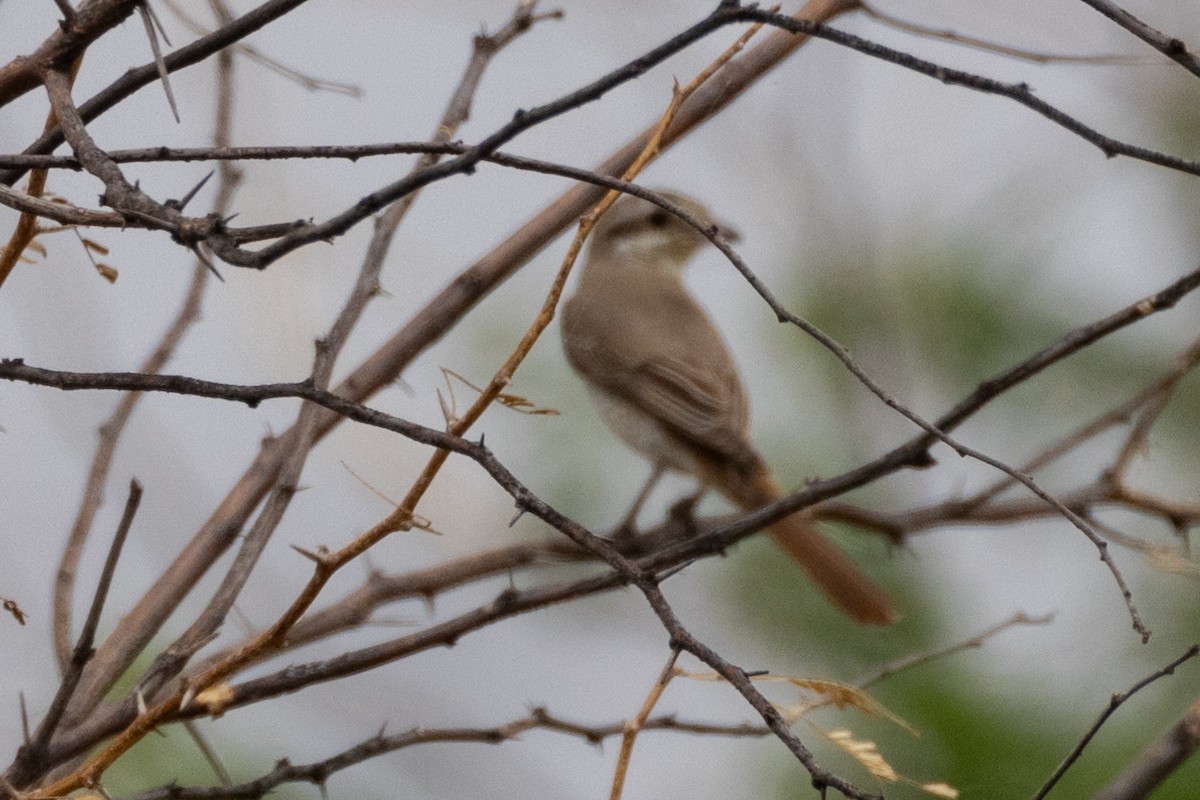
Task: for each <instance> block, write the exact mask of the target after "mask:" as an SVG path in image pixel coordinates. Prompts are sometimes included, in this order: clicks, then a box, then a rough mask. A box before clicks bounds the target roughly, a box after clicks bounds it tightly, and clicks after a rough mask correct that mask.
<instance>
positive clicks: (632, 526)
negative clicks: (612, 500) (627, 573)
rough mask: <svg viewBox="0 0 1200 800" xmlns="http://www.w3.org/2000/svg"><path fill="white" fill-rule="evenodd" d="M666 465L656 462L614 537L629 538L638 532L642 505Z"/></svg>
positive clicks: (656, 483)
mask: <svg viewBox="0 0 1200 800" xmlns="http://www.w3.org/2000/svg"><path fill="white" fill-rule="evenodd" d="M665 471H666V467H664V466H663V465H662V464H655V465H654V471H653V472H651V473H650V478H649V479H648V480H647V481H646V485H645V486H643V487H642V490H641V491H640V492H638V495H637V497H635V498H634V499H633V505H632V506H631V507H630V508H629V511H628V512H626V514H625V518H624V519H623V520H621V524H620V525H619V526H617V530H616V532H615V533H614V534H613V538H614V539H629V538H630V537H632V536H633V535H634V533H636V532H637V515H638V512H640V511H641V510H642V506H643V505H645V503H646V498H647V497H649V496H650V492H652V491H654V487H655V486H657V485H658V481H659V479H660V478H662V476H663V472H665Z"/></svg>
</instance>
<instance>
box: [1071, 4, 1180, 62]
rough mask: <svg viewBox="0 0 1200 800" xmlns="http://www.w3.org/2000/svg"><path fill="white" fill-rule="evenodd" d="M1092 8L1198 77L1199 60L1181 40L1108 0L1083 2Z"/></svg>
mask: <svg viewBox="0 0 1200 800" xmlns="http://www.w3.org/2000/svg"><path fill="white" fill-rule="evenodd" d="M1083 2H1085V3H1087V4H1088V5H1089V6H1091V7H1092V8H1094V9H1096V10H1097V11H1099V12H1100V13H1101V14H1103V15H1104V16H1106V17H1108V18H1109V19H1111V20H1112V21H1113V22H1115V23H1117V24H1118V25H1120V26H1121V27H1122V28H1124V29H1125V30H1127V31H1129V32H1130V33H1132V34H1133V35H1134V36H1136V37H1138V38H1139V39H1141V40H1142V41H1143V42H1145V43H1146V44H1148V45H1150V46H1151V47H1153V48H1154V49H1155V50H1157V51H1158V52H1160V53H1162V54H1163V55H1164V56H1166V57H1167V58H1169V59H1171V60H1172V61H1175V62H1177V63H1178V64H1179V65H1180V66H1182V67H1183V68H1184V69H1186V70H1187V71H1188V72H1190V73H1192V74H1193V75H1196V76H1200V59H1198V58H1196V56H1195V55H1193V54H1192V53H1191V52H1189V51H1188V47H1187V44H1185V43H1184V42H1183V40H1181V39H1176V38H1174V37H1171V36H1167V35H1166V34H1165V33H1163V32H1162V31H1160V30H1156V29H1155V28H1152V27H1150V26H1149V25H1147V24H1146V23H1144V22H1142V21H1141V20H1140V19H1138V18H1137V17H1135V16H1134V15H1133V14H1130V13H1129V12H1128V11H1126V10H1125V9H1123V8H1121V7H1120V6H1118V5H1117V4H1116V3H1113V2H1110V0H1083Z"/></svg>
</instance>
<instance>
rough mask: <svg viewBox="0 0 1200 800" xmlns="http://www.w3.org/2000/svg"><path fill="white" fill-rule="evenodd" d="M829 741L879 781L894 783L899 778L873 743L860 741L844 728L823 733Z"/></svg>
mask: <svg viewBox="0 0 1200 800" xmlns="http://www.w3.org/2000/svg"><path fill="white" fill-rule="evenodd" d="M825 736H826V737H827V738H828V739H829V741H831V742H833V743H834V744H836V745H837V746H838V747H840V748H841V749H842V750H843V751H845V752H846V753H848V754H849V755H850V756H851V757H853V758H854V760H855V761H857V762H858V763H860V764H862V765H863V766H864V767H866V769H867V771H868V772H870V773H871V774H872V775H874V776H875V777H876V778H879V779H880V780H885V781H890V782H893V783H894V782H895V781H897V780H899V778H900V776H899V775H898V774H896V770H894V769H892V765H891V764H889V763H888V762H887V761H885V760H884V758H883V756H882V755H880V753H879V750H878V748H876V746H875V743H874V742H872V741H869V740H866V741H860V740H858V739H855V738H854V735H853V734H852V733H851V732H850V731H849V730H847V729H846V728H838V729H837V730H833V731H827V732H825Z"/></svg>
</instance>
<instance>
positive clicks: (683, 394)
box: [621, 359, 758, 467]
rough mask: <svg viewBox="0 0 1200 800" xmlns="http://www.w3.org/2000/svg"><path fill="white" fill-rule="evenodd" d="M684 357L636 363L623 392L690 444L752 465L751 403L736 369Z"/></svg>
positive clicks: (735, 461)
mask: <svg viewBox="0 0 1200 800" xmlns="http://www.w3.org/2000/svg"><path fill="white" fill-rule="evenodd" d="M712 366H713V365H712V364H711V363H709V364H702V363H697V362H694V361H690V360H685V359H655V360H653V361H646V362H643V363H642V364H639V365H638V366H637V367H636V368H635V370H634V371H635V372H636V373H637V375H636V376H635V379H634V380H630V381H627V382H625V385H624V386H623V387H622V389H621V391H622V394H624V395H625V396H627V397H629V399H631V400H632V401H633V402H634V403H636V404H637V405H638V406H639V407H641V408H642V409H644V410H645V411H646V412H648V413H649V414H650V415H651V416H653V417H654V418H655V419H657V420H658V421H659V422H661V423H662V424H663V425H664V426H665V427H666V428H667V429H669V430H670V431H671V432H672V433H673V434H675V435H676V436H678V437H679V438H680V439H682V440H684V441H685V442H686V443H687V444H688V445H690V446H692V447H694V448H697V449H698V450H700V451H702V452H704V451H707V452H710V453H713V454H715V455H719V456H721V457H723V458H725V459H730V460H732V461H733V462H734V463H735V464H739V465H744V466H746V467H749V466H751V465H753V464H756V463H757V461H758V457H757V456H756V455H755V453H754V450H753V448H751V446H750V445H749V443H748V442H747V441H746V436H745V431H746V420H747V407H746V395H745V392H744V391H743V390H742V385H741V382H740V381H739V380H738V376H737V373H736V372H734V371H733V370H713V369H712Z"/></svg>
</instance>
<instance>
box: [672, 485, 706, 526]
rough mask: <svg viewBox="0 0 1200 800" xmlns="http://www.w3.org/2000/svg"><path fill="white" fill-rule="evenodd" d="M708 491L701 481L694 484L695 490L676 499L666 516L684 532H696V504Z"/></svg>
mask: <svg viewBox="0 0 1200 800" xmlns="http://www.w3.org/2000/svg"><path fill="white" fill-rule="evenodd" d="M707 491H708V487H707V486H706V485H704V484H703V483H700V484H698V485H697V486H696V491H694V492H692V493H691V494H689V495H687V496H686V497H684V498H683V499H681V500H678V501H676V503H675V504H674V505H672V506H671V508H670V510H669V511H667V518H668V519H670V520H671V521H672V522H674V523H675V524H677V525H679V526H680V527H681V528H682V529H683V530H684V531H685V532H686V533H689V534H691V533H695V532H696V516H695V512H696V506H697V505H699V503H700V499H701V498H702V497H704V493H705V492H707Z"/></svg>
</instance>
